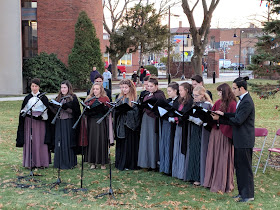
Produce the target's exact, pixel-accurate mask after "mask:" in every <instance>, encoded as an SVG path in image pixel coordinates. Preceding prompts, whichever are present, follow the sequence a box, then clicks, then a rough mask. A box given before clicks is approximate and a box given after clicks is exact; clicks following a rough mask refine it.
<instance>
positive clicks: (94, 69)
mask: <svg viewBox="0 0 280 210" xmlns="http://www.w3.org/2000/svg"><path fill="white" fill-rule="evenodd" d="M98 74H100V73H99V72H98V71H97V70H96V66H93V67H92V71H91V72H90V81H91V82H92V84H94V80H95V77H96V75H98Z"/></svg>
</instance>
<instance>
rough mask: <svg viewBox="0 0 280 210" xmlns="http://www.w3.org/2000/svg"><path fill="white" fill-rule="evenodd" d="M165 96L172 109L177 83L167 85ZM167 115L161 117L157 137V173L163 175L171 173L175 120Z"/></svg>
mask: <svg viewBox="0 0 280 210" xmlns="http://www.w3.org/2000/svg"><path fill="white" fill-rule="evenodd" d="M167 95H168V96H169V98H168V99H167V100H166V102H167V103H168V104H169V105H170V106H172V107H174V106H177V104H178V95H179V85H178V83H176V82H172V83H170V84H169V85H168V87H167ZM168 114H169V113H168ZM168 114H166V115H164V116H162V117H161V120H162V125H161V123H160V128H161V129H160V135H159V159H160V167H159V172H163V173H165V174H171V173H172V162H173V149H174V136H175V130H176V123H175V118H174V117H169V115H168Z"/></svg>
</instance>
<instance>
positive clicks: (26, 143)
mask: <svg viewBox="0 0 280 210" xmlns="http://www.w3.org/2000/svg"><path fill="white" fill-rule="evenodd" d="M39 90H40V80H39V79H37V78H35V79H32V81H31V93H30V94H29V95H27V96H26V97H25V98H24V100H23V103H22V106H21V112H20V115H19V125H18V130H17V139H16V146H17V147H23V167H28V168H30V159H31V155H32V165H31V166H32V167H48V166H49V163H50V161H51V159H50V157H51V156H50V151H49V149H48V145H47V141H49V140H47V138H48V135H46V134H47V133H48V132H46V129H47V126H48V125H47V123H46V122H47V119H48V115H47V108H48V106H49V105H48V98H47V97H46V96H45V95H42V96H41V97H40V95H41V93H40V92H39ZM37 101H38V102H37ZM36 102H37V103H36ZM35 103H36V104H35ZM34 104H35V106H33V108H32V119H31V112H30V111H29V112H28V113H27V115H26V117H23V116H22V114H23V113H25V112H26V111H27V110H29V108H30V107H31V106H32V105H34ZM31 121H32V122H31ZM31 125H32V126H31ZM31 129H32V142H31ZM31 148H32V151H31Z"/></svg>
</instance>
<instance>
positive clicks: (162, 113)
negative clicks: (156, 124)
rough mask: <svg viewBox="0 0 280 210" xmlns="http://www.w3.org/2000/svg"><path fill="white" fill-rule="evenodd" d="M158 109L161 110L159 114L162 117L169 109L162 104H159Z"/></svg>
mask: <svg viewBox="0 0 280 210" xmlns="http://www.w3.org/2000/svg"><path fill="white" fill-rule="evenodd" d="M158 111H159V115H160V116H161V117H162V116H163V115H165V114H166V113H167V112H168V111H167V110H166V109H164V108H162V107H160V106H158Z"/></svg>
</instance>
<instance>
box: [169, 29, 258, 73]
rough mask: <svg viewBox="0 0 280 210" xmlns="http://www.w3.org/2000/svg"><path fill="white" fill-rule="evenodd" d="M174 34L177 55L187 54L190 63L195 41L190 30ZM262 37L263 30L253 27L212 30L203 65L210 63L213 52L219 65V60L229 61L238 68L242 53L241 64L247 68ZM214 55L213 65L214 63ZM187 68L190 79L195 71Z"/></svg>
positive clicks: (186, 60)
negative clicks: (209, 57)
mask: <svg viewBox="0 0 280 210" xmlns="http://www.w3.org/2000/svg"><path fill="white" fill-rule="evenodd" d="M172 34H173V36H174V37H175V38H173V40H172V41H173V43H174V44H175V53H180V54H182V52H183V51H184V52H187V56H185V58H184V60H185V62H190V61H191V56H192V55H193V41H192V37H191V35H190V32H189V28H187V27H179V28H176V29H172ZM262 35H263V32H262V29H261V28H255V27H254V26H253V25H251V27H249V28H241V29H240V28H237V29H227V28H220V29H215V28H212V29H210V32H209V35H208V44H207V46H206V49H205V54H204V57H203V63H204V62H205V63H207V62H208V52H211V53H212V54H213V52H215V53H216V54H217V53H218V54H219V56H216V55H215V56H214V57H215V59H216V60H217V62H218V63H219V59H226V60H229V61H230V62H231V63H232V64H234V65H236V66H238V65H239V53H240V63H241V64H244V65H245V66H247V65H249V64H251V58H252V56H253V55H254V53H255V44H256V43H257V42H258V37H260V36H262ZM178 39H181V40H184V47H183V42H182V41H180V40H179V41H178ZM240 41H241V45H240ZM240 46H241V51H240ZM183 48H184V49H183ZM212 54H211V63H213V62H214V61H213V55H212ZM181 57H182V56H181ZM182 61H183V59H182V58H181V60H180V62H182ZM177 62H178V61H177ZM185 66H186V69H185V70H186V71H185V76H186V77H189V76H190V75H192V72H193V71H191V66H190V65H185ZM189 71H191V72H189ZM172 72H174V70H173V71H172V69H171V73H172ZM217 75H218V74H217Z"/></svg>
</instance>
